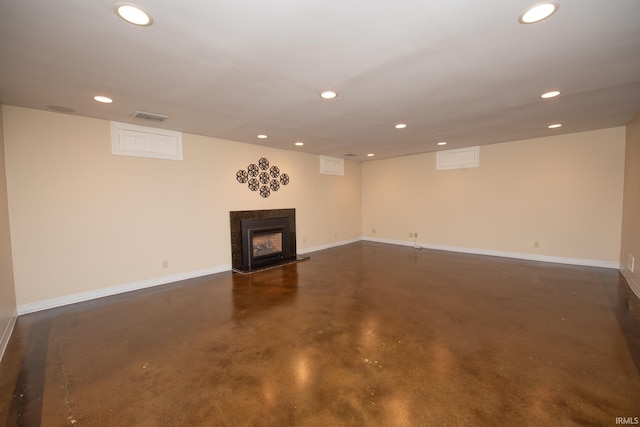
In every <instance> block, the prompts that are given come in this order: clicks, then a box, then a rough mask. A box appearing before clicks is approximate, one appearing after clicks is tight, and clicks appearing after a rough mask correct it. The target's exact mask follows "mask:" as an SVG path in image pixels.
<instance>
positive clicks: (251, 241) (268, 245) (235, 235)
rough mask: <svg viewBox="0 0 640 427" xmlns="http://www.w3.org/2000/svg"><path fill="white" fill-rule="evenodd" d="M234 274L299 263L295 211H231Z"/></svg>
mask: <svg viewBox="0 0 640 427" xmlns="http://www.w3.org/2000/svg"><path fill="white" fill-rule="evenodd" d="M229 214H230V225H231V261H232V267H233V271H236V272H240V273H247V272H252V271H256V270H261V269H264V268H268V267H271V266H275V265H280V264H286V263H289V262H293V261H297V260H298V259H297V254H296V222H295V218H296V216H295V209H273V210H256V211H233V212H230V213H229Z"/></svg>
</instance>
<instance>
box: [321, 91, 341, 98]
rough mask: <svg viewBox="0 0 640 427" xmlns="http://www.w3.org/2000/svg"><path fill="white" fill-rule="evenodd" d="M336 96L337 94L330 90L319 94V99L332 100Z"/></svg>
mask: <svg viewBox="0 0 640 427" xmlns="http://www.w3.org/2000/svg"><path fill="white" fill-rule="evenodd" d="M337 96H338V94H337V93H335V92H334V91H332V90H326V91H324V92H322V93H321V94H320V97H321V98H324V99H333V98H335V97H337Z"/></svg>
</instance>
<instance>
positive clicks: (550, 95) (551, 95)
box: [540, 90, 560, 99]
mask: <svg viewBox="0 0 640 427" xmlns="http://www.w3.org/2000/svg"><path fill="white" fill-rule="evenodd" d="M558 95H560V91H559V90H552V91H550V92H545V93H543V94H542V95H540V98H542V99H549V98H555V97H556V96H558Z"/></svg>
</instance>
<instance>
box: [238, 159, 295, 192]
mask: <svg viewBox="0 0 640 427" xmlns="http://www.w3.org/2000/svg"><path fill="white" fill-rule="evenodd" d="M236 181H238V182H239V183H240V184H247V187H248V188H249V190H251V191H258V190H260V191H259V192H260V195H261V196H262V197H264V198H265V199H266V198H267V197H269V196H270V195H271V192H272V191H278V190H279V189H280V186H281V185H288V184H289V175H287V174H286V173H280V168H279V167H278V166H271V167H269V160H267V159H266V158H265V157H262V158H261V159H260V160H258V164H255V163H251V164H250V165H249V166H247V169H240V170H239V171H238V172H236Z"/></svg>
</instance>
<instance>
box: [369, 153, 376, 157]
mask: <svg viewBox="0 0 640 427" xmlns="http://www.w3.org/2000/svg"><path fill="white" fill-rule="evenodd" d="M373 156H375V154H373V153H369V154H367V157H373Z"/></svg>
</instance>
